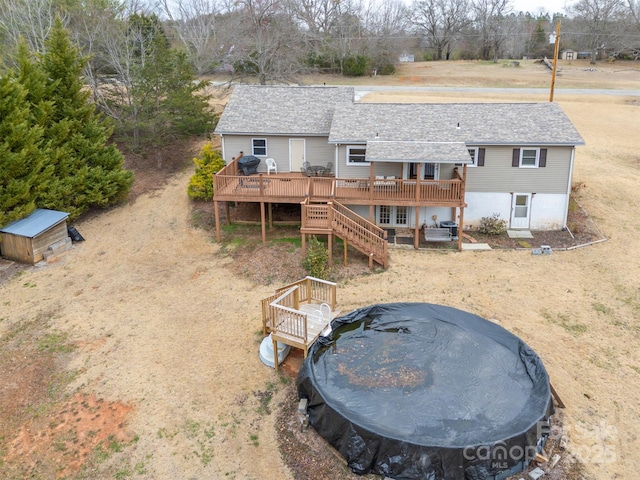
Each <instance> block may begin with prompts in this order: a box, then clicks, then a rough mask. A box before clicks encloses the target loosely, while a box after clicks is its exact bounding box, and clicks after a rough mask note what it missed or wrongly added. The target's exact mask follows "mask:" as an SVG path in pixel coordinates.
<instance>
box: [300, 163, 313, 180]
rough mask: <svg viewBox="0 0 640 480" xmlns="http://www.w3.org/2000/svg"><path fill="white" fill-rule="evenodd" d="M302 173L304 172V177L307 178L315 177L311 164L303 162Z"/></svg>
mask: <svg viewBox="0 0 640 480" xmlns="http://www.w3.org/2000/svg"><path fill="white" fill-rule="evenodd" d="M300 171H301V172H302V174H303V175H306V176H307V177H311V176H313V172H312V171H311V164H310V163H309V162H302V166H301V167H300Z"/></svg>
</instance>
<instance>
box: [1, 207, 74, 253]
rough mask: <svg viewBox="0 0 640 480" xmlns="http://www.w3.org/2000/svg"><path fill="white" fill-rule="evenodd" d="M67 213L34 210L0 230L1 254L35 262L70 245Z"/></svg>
mask: <svg viewBox="0 0 640 480" xmlns="http://www.w3.org/2000/svg"><path fill="white" fill-rule="evenodd" d="M68 217H69V214H68V213H65V212H58V211H56V210H46V209H42V208H38V209H36V210H35V211H34V212H33V213H32V214H31V215H29V216H27V217H25V218H23V219H21V220H16V221H15V222H12V223H10V224H9V225H7V226H5V227H3V228H1V229H0V236H1V237H2V241H1V242H0V248H1V249H2V256H3V257H5V258H7V259H9V260H14V261H17V262H22V263H32V264H33V263H37V262H39V261H40V260H43V259H44V260H46V259H47V258H48V257H49V256H50V255H52V254H54V253H57V252H60V251H61V250H66V249H67V248H68V247H69V246H70V245H71V239H70V238H69V234H68V233H67V218H68Z"/></svg>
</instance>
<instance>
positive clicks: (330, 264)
mask: <svg viewBox="0 0 640 480" xmlns="http://www.w3.org/2000/svg"><path fill="white" fill-rule="evenodd" d="M327 236H328V237H329V238H328V239H327V248H328V249H329V267H333V233H330V234H329V235H327Z"/></svg>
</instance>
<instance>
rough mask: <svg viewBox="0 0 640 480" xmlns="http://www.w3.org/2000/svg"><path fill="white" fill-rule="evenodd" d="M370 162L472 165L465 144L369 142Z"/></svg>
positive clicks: (368, 156)
mask: <svg viewBox="0 0 640 480" xmlns="http://www.w3.org/2000/svg"><path fill="white" fill-rule="evenodd" d="M366 159H367V161H369V162H412V163H419V162H425V161H429V162H438V163H472V162H471V156H470V155H469V150H468V148H467V146H466V145H465V144H464V143H463V142H415V141H408V142H388V141H375V140H374V141H369V142H367V153H366Z"/></svg>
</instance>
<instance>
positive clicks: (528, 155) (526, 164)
mask: <svg viewBox="0 0 640 480" xmlns="http://www.w3.org/2000/svg"><path fill="white" fill-rule="evenodd" d="M539 155H540V149H539V148H523V149H522V150H520V166H521V167H523V168H537V167H538V159H539Z"/></svg>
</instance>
